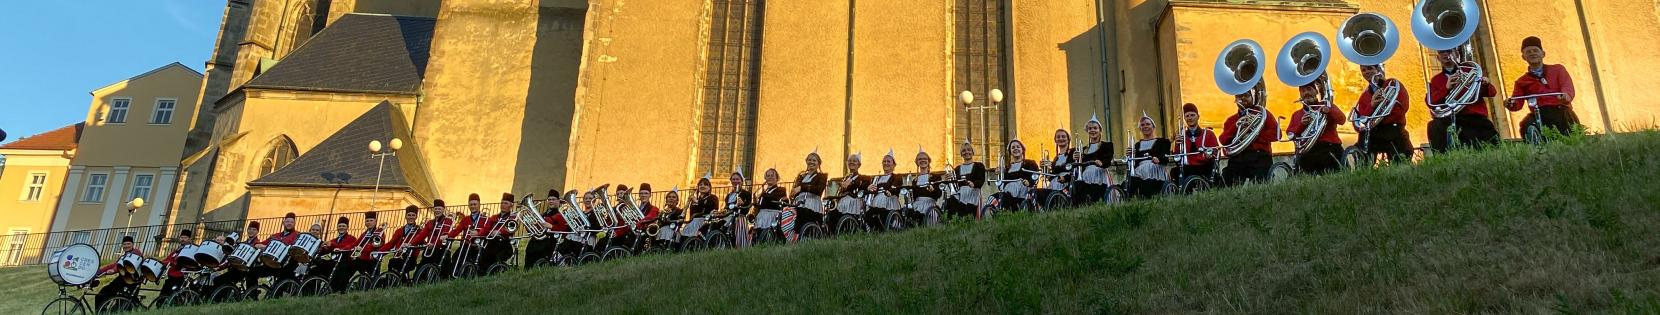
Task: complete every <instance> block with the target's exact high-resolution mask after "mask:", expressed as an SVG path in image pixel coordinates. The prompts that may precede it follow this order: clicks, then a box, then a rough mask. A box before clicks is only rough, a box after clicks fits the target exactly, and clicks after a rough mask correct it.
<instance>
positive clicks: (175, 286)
mask: <svg viewBox="0 0 1660 315" xmlns="http://www.w3.org/2000/svg"><path fill="white" fill-rule="evenodd" d="M194 234H195V232H194V231H192V230H191V229H189V228H186V229H181V230H179V237H178V238H176V239H175V241H176V242H175V243H177V244H178V246H175V247H174V248H173V252H171V253H167V258H163V259H162V260H161V264H163V265H167V279H166V280H162V281H161V294H160V295H157V297H158V298H159V297H166V296H171V295H173V292H175V291H178V290H179V289H180V288H183V287H184V266H181V265H179V264H177V263H176V262H177V261H178V260H179V251H180V250H183V249H184V245H189V244H192V240H191V238H193V236H194Z"/></svg>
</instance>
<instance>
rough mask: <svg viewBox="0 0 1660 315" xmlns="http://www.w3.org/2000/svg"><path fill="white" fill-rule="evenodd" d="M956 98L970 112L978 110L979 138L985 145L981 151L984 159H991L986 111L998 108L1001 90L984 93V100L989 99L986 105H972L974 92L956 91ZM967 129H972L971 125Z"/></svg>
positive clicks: (988, 117)
mask: <svg viewBox="0 0 1660 315" xmlns="http://www.w3.org/2000/svg"><path fill="white" fill-rule="evenodd" d="M957 100H958V101H960V102H962V103H963V109H966V110H968V111H969V112H970V113H973V111H974V110H980V139H981V143H982V144H983V145H985V147H984V148H982V150H983V151H982V152H985V154H986V157H987V160H986V161H988V162H989V161H991V160H990V157H991V155H990V154H991V152H992V149H991V148H992V146H991V118H990V116H991V114H989V113H987V112H986V111H987V110H992V109H996V108H999V107H1000V106H1001V105H1002V104H1003V90H1002V89H991V91H990V92H988V93H986V100H989V101H991V102H990V104H987V105H986V106H972V105H973V104H974V92H969V91H963V92H962V93H958V94H957ZM969 122H970V123H969V124H970V125H973V121H972V120H971V121H969ZM969 129H973V127H972V126H970V128H969ZM969 137H973V136H969Z"/></svg>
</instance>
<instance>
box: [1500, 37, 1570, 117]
mask: <svg viewBox="0 0 1660 315" xmlns="http://www.w3.org/2000/svg"><path fill="white" fill-rule="evenodd" d="M1522 60H1524V61H1527V73H1524V74H1522V76H1521V77H1518V78H1516V84H1515V85H1514V86H1515V90H1514V91H1512V92H1511V93H1510V101H1509V102H1506V103H1505V108H1506V109H1509V110H1510V111H1512V112H1515V111H1521V110H1524V109H1526V110H1530V111H1531V112H1530V113H1528V114H1527V117H1526V118H1522V122H1521V126H1520V128H1521V130H1529V128H1528V126H1532V125H1543V126H1544V127H1545V128H1550V129H1551V130H1556V132H1557V133H1560V134H1563V135H1568V134H1571V133H1573V132H1574V131H1573V126H1574V125H1578V124H1579V115H1575V114H1574V106H1573V100H1574V79H1573V77H1571V76H1568V68H1567V67H1563V66H1562V65H1547V64H1545V48H1544V47H1543V46H1542V45H1541V43H1540V41H1539V38H1538V37H1533V36H1529V37H1528V38H1527V39H1523V40H1522ZM1530 102H1531V104H1530ZM1538 130H1540V131H1543V130H1544V129H1542V128H1541V129H1538Z"/></svg>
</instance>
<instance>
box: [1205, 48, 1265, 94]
mask: <svg viewBox="0 0 1660 315" xmlns="http://www.w3.org/2000/svg"><path fill="white" fill-rule="evenodd" d="M1267 58H1268V57H1267V56H1266V55H1264V54H1263V52H1262V45H1260V44H1257V41H1254V40H1250V39H1241V40H1237V41H1234V42H1233V43H1231V44H1228V46H1227V47H1225V48H1222V53H1221V54H1220V55H1217V56H1216V69H1215V70H1214V71H1213V72H1214V76H1215V80H1216V87H1217V88H1219V89H1222V93H1227V94H1228V95H1239V94H1245V92H1248V91H1250V90H1251V89H1254V88H1256V87H1257V84H1258V83H1261V82H1262V74H1263V67H1264V65H1265V64H1267V63H1268V62H1267Z"/></svg>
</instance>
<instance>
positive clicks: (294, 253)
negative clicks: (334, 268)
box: [288, 233, 322, 264]
mask: <svg viewBox="0 0 1660 315" xmlns="http://www.w3.org/2000/svg"><path fill="white" fill-rule="evenodd" d="M321 244H322V240H320V239H318V238H317V236H316V235H311V234H310V233H306V234H300V236H299V237H298V238H295V239H294V245H293V246H289V247H288V256H289V257H292V258H293V259H294V261H295V262H298V263H302V264H303V263H308V262H311V256H312V255H315V254H317V247H318V246H319V245H321Z"/></svg>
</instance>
